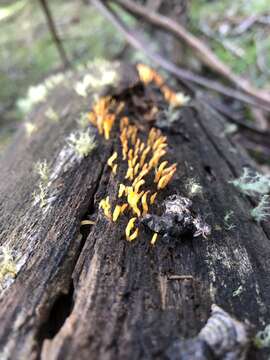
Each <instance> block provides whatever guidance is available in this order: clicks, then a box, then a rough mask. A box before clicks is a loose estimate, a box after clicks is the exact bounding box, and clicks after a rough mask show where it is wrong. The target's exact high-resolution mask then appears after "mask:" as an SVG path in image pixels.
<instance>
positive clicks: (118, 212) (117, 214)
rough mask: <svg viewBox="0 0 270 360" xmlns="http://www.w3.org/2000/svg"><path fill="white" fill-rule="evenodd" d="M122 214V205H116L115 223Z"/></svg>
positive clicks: (114, 212)
mask: <svg viewBox="0 0 270 360" xmlns="http://www.w3.org/2000/svg"><path fill="white" fill-rule="evenodd" d="M120 214H121V206H120V205H116V207H115V209H114V211H113V221H114V222H115V221H116V220H117V219H118V217H119V215H120Z"/></svg>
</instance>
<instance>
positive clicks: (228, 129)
mask: <svg viewBox="0 0 270 360" xmlns="http://www.w3.org/2000/svg"><path fill="white" fill-rule="evenodd" d="M237 131H238V126H237V125H236V124H228V125H226V126H225V128H224V131H223V133H222V134H221V137H224V136H226V135H232V134H234V133H236V132H237Z"/></svg>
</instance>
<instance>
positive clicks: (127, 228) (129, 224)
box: [126, 217, 136, 239]
mask: <svg viewBox="0 0 270 360" xmlns="http://www.w3.org/2000/svg"><path fill="white" fill-rule="evenodd" d="M135 221H136V217H133V218H131V219H130V220H129V222H128V223H127V227H126V238H127V239H128V238H129V235H130V232H131V230H132V229H133V228H134V224H135Z"/></svg>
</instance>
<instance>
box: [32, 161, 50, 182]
mask: <svg viewBox="0 0 270 360" xmlns="http://www.w3.org/2000/svg"><path fill="white" fill-rule="evenodd" d="M34 169H35V172H36V173H37V174H38V175H39V176H40V179H41V180H42V181H43V182H44V183H48V181H49V166H48V163H47V160H44V161H38V162H37V163H36V164H35V166H34Z"/></svg>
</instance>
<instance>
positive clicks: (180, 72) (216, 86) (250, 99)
mask: <svg viewBox="0 0 270 360" xmlns="http://www.w3.org/2000/svg"><path fill="white" fill-rule="evenodd" d="M89 3H92V4H93V5H94V6H95V7H96V8H97V9H98V10H99V11H100V12H101V13H102V14H103V15H104V16H105V17H106V18H107V19H108V20H109V21H110V22H111V23H112V24H113V25H114V26H115V27H116V28H117V29H118V30H119V31H120V32H121V33H122V34H123V35H124V36H125V38H126V40H127V41H128V43H129V44H130V45H132V46H133V47H134V48H135V49H137V50H140V51H142V52H143V53H144V54H145V55H146V56H147V57H148V58H150V59H151V60H152V61H153V62H155V63H156V64H157V65H159V66H161V67H162V68H163V69H165V70H167V71H168V72H169V73H171V74H173V75H174V76H175V77H177V78H178V79H180V80H186V81H190V82H193V83H195V84H197V85H200V86H203V87H205V88H208V89H210V90H213V91H216V92H218V93H220V94H223V95H226V96H228V97H230V98H233V99H236V100H239V101H242V102H244V103H246V104H249V105H252V106H255V107H260V108H262V109H264V110H267V111H270V103H269V102H268V101H265V100H263V99H260V98H257V97H254V96H252V95H248V94H244V93H243V92H241V91H238V90H235V89H233V88H230V87H227V86H224V85H222V84H220V83H219V82H217V81H212V80H209V79H206V78H205V77H203V76H200V75H197V74H194V73H193V72H191V71H189V70H186V69H183V68H180V67H178V66H176V65H175V64H173V63H172V62H170V61H169V60H166V59H165V58H163V57H162V56H161V55H160V54H158V53H154V52H153V51H152V50H150V49H149V48H148V47H147V46H146V45H145V44H144V43H143V41H142V40H139V39H138V36H137V32H136V31H134V29H133V30H130V29H129V28H128V27H127V26H126V25H125V24H124V23H123V22H122V20H121V19H120V18H119V16H118V15H117V14H116V13H115V11H114V10H113V9H111V8H110V7H109V6H108V5H107V4H104V2H102V1H100V0H89Z"/></svg>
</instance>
